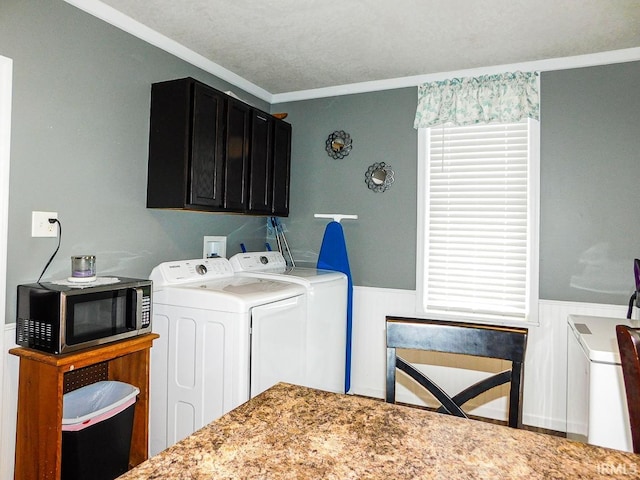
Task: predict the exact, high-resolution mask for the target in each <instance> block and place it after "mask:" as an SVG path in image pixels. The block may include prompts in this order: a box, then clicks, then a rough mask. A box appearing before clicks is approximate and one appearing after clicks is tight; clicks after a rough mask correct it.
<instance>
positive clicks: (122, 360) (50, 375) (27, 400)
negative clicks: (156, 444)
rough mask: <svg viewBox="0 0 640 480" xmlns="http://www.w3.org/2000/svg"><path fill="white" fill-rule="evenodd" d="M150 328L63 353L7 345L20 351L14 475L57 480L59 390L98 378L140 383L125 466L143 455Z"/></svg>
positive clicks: (23, 478)
mask: <svg viewBox="0 0 640 480" xmlns="http://www.w3.org/2000/svg"><path fill="white" fill-rule="evenodd" d="M156 338H158V335H157V334H155V333H150V334H146V335H141V336H139V337H133V338H130V339H127V340H122V341H119V342H113V343H108V344H105V345H101V346H99V347H94V348H88V349H84V350H80V351H78V352H72V353H68V354H65V355H51V354H47V353H43V352H38V351H36V350H31V349H28V348H22V347H18V348H12V349H11V350H9V353H11V354H13V355H16V356H18V357H20V370H19V384H18V419H17V425H16V457H15V460H16V463H15V474H14V478H15V479H16V480H33V479H40V480H43V479H47V480H48V479H51V480H58V479H59V478H60V473H61V459H62V396H63V394H64V393H65V392H66V391H71V390H74V389H75V388H79V387H80V386H83V385H87V384H90V383H94V382H96V381H99V380H117V381H121V382H126V383H129V384H131V385H134V386H136V387H138V388H139V389H140V394H139V395H138V400H137V401H136V403H135V410H134V419H133V433H132V436H131V450H130V454H129V468H132V467H134V466H136V465H138V464H140V463H142V462H143V461H145V460H146V459H147V456H148V440H149V356H150V349H151V346H152V343H153V340H155V339H156Z"/></svg>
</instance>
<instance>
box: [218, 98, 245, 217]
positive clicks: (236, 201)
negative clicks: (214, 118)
mask: <svg viewBox="0 0 640 480" xmlns="http://www.w3.org/2000/svg"><path fill="white" fill-rule="evenodd" d="M250 115H251V107H249V106H248V105H247V104H245V103H242V102H240V101H238V100H236V99H234V98H229V99H228V103H227V122H226V149H225V153H226V159H225V168H224V173H225V180H224V185H225V194H224V208H225V209H226V210H229V211H234V212H243V211H245V210H246V207H247V191H248V183H249V142H250V136H249V133H250V126H251V123H250Z"/></svg>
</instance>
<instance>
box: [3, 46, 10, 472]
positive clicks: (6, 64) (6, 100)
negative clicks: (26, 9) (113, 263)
mask: <svg viewBox="0 0 640 480" xmlns="http://www.w3.org/2000/svg"><path fill="white" fill-rule="evenodd" d="M12 75H13V61H12V60H11V59H10V58H6V57H3V56H1V55H0V327H1V328H0V460H7V459H2V458H1V457H2V456H3V454H4V452H6V451H7V450H6V448H7V446H6V445H4V441H5V435H4V433H5V429H6V428H7V425H6V424H7V415H4V410H3V399H4V396H5V392H3V388H2V387H3V385H4V380H5V378H4V376H5V368H6V361H5V359H6V357H7V353H6V352H5V350H4V336H5V335H4V333H5V323H6V319H5V305H6V292H7V233H8V230H9V158H10V151H11V149H10V141H11V89H12ZM11 421H13V418H11ZM11 451H13V448H12V449H11ZM4 463H5V462H4V461H0V464H4ZM11 463H12V462H11ZM6 467H8V465H7V466H6ZM3 469H4V467H3ZM11 470H13V468H11ZM3 473H4V472H3V471H2V469H0V476H3Z"/></svg>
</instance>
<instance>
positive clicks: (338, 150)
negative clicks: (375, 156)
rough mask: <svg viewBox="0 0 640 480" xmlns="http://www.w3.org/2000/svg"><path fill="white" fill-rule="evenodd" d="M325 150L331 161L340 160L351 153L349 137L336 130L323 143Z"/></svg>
mask: <svg viewBox="0 0 640 480" xmlns="http://www.w3.org/2000/svg"><path fill="white" fill-rule="evenodd" d="M325 143H326V146H325V150H326V151H327V154H328V155H329V156H330V157H331V158H333V159H336V160H338V159H341V158H344V157H346V156H347V155H349V152H351V147H352V142H351V135H349V134H348V133H347V132H345V131H343V130H336V131H335V132H333V133H332V134H331V135H329V138H327V141H326V142H325Z"/></svg>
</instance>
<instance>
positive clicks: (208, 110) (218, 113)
mask: <svg viewBox="0 0 640 480" xmlns="http://www.w3.org/2000/svg"><path fill="white" fill-rule="evenodd" d="M224 100H225V99H224V96H223V95H222V94H221V93H220V92H217V91H215V90H212V89H210V88H207V87H205V86H203V85H200V84H195V85H194V90H193V124H192V136H191V142H190V143H191V162H190V163H189V162H187V164H188V165H189V168H188V174H189V183H190V185H191V188H188V192H189V202H188V203H189V204H190V205H198V206H209V207H221V206H222V199H223V181H222V180H223V175H222V174H223V166H224V161H223V160H224V157H223V155H222V153H223V142H222V138H221V137H222V136H221V133H222V131H223V123H222V122H223V119H224Z"/></svg>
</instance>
